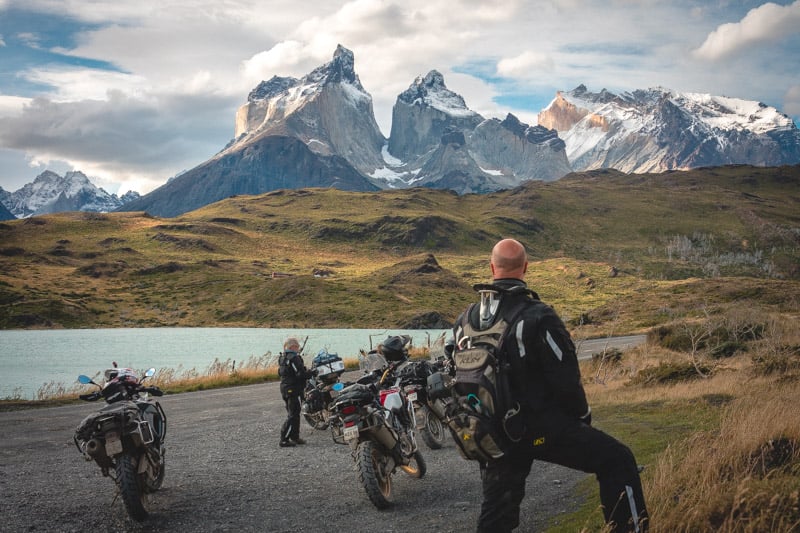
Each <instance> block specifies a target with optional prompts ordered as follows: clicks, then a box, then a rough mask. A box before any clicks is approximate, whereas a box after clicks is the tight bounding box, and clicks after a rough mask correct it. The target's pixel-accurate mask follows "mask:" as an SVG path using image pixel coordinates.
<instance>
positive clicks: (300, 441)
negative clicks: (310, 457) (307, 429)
mask: <svg viewBox="0 0 800 533" xmlns="http://www.w3.org/2000/svg"><path fill="white" fill-rule="evenodd" d="M291 441H292V442H293V443H294V444H305V443H306V439H304V438H302V437H294V438H292V439H291Z"/></svg>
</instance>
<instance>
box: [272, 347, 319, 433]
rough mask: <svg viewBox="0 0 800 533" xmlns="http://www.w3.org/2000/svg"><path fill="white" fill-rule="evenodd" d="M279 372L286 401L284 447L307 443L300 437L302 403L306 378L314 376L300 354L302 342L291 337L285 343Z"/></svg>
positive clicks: (279, 361)
mask: <svg viewBox="0 0 800 533" xmlns="http://www.w3.org/2000/svg"><path fill="white" fill-rule="evenodd" d="M278 374H280V377H281V396H282V397H283V401H284V402H285V403H286V421H285V422H284V423H283V426H282V427H281V441H280V446H281V447H282V448H286V447H290V446H295V445H297V444H305V443H306V441H305V440H303V439H302V438H300V405H301V397H302V395H303V392H304V391H305V389H306V380H307V379H308V378H310V377H311V376H312V374H311V372H310V371H309V370H308V369H306V365H305V363H304V362H303V357H302V356H301V355H300V342H299V341H298V340H297V339H296V338H295V337H289V338H287V339H286V341H285V342H284V343H283V352H281V354H280V358H279V359H278Z"/></svg>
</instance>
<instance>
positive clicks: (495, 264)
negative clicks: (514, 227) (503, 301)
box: [492, 239, 528, 279]
mask: <svg viewBox="0 0 800 533" xmlns="http://www.w3.org/2000/svg"><path fill="white" fill-rule="evenodd" d="M527 270H528V256H527V254H526V253H525V247H524V246H522V244H520V242H519V241H517V240H514V239H503V240H502V241H500V242H498V243H497V244H495V245H494V248H492V276H493V277H494V279H508V278H513V279H522V278H523V276H524V275H525V272H526V271H527Z"/></svg>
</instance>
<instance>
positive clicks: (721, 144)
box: [539, 85, 800, 172]
mask: <svg viewBox="0 0 800 533" xmlns="http://www.w3.org/2000/svg"><path fill="white" fill-rule="evenodd" d="M539 124H541V125H544V126H546V127H549V128H553V129H555V130H557V131H558V132H559V136H560V137H561V138H562V139H563V140H564V142H565V143H566V150H567V156H568V157H569V160H570V163H571V164H572V167H573V168H574V169H575V170H587V169H595V168H615V169H618V170H622V171H625V172H661V171H664V170H671V169H686V168H695V167H701V166H716V165H726V164H737V163H741V164H751V165H763V166H778V165H784V164H796V163H798V162H800V131H798V129H797V127H796V126H795V124H794V122H793V121H792V120H791V119H790V118H789V117H788V116H786V115H784V114H782V113H780V112H779V111H778V110H777V109H775V108H774V107H770V106H767V105H765V104H762V103H760V102H754V101H748V100H741V99H737V98H728V97H723V96H712V95H709V94H698V93H679V92H674V91H670V90H668V89H664V88H660V87H658V88H652V89H648V90H636V91H633V92H626V93H623V94H620V95H616V94H613V93H611V92H609V91H606V90H605V89H603V90H602V91H600V92H599V93H592V92H590V91H588V90H587V89H586V87H585V86H584V85H579V86H578V87H576V88H575V89H573V90H571V91H567V92H559V93H558V94H557V95H556V97H555V99H554V100H553V101H552V102H551V103H550V105H549V106H548V107H547V108H546V109H544V110H543V111H542V112H541V113H539Z"/></svg>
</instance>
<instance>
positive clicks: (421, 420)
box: [416, 405, 444, 450]
mask: <svg viewBox="0 0 800 533" xmlns="http://www.w3.org/2000/svg"><path fill="white" fill-rule="evenodd" d="M416 413H417V427H419V428H420V429H419V432H420V435H422V440H423V441H425V444H426V445H427V446H428V448H430V449H431V450H438V449H440V448H441V447H442V446H444V424H442V421H441V420H439V417H438V416H436V414H435V413H434V412H433V411H432V410H431V409H430V407H428V406H427V405H420V406H419V409H418V410H417V411H416Z"/></svg>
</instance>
